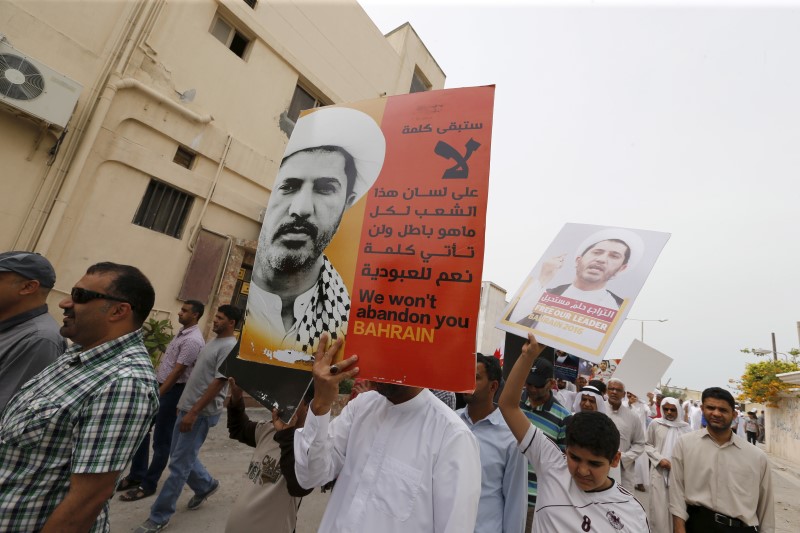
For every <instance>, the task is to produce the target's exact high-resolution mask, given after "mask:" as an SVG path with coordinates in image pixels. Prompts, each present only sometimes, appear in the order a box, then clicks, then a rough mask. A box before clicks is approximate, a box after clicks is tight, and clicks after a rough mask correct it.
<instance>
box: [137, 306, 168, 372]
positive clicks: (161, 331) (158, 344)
mask: <svg viewBox="0 0 800 533" xmlns="http://www.w3.org/2000/svg"><path fill="white" fill-rule="evenodd" d="M142 333H143V334H144V347H145V348H147V353H149V354H150V361H151V362H152V363H153V368H157V367H158V363H160V362H161V356H162V355H163V354H164V350H166V349H167V345H168V344H169V343H170V342H171V341H172V338H173V337H174V336H175V335H174V334H173V333H172V322H170V321H169V319H165V320H156V319H155V318H148V319H147V321H146V322H145V323H144V324H142Z"/></svg>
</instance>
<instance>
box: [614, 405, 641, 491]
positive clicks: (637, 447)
mask: <svg viewBox="0 0 800 533" xmlns="http://www.w3.org/2000/svg"><path fill="white" fill-rule="evenodd" d="M606 414H607V415H608V416H609V418H611V420H613V421H614V424H615V425H616V426H617V429H618V430H619V451H620V452H622V459H621V460H620V462H619V466H620V470H621V473H622V476H621V477H622V479H621V480H620V484H621V485H622V486H623V487H625V488H626V489H628V490H629V491H630V492H633V486H634V485H635V483H634V479H633V473H634V463H635V462H636V458H637V457H639V456H640V455H642V453H643V452H644V442H645V441H644V428H643V427H642V423H641V422H640V421H639V418H638V417H637V416H636V415H635V414H633V411H631V409H630V407H627V406H625V405H620V406H619V409H618V410H616V411H615V410H614V409H613V408H612V407H611V404H609V403H607V404H606Z"/></svg>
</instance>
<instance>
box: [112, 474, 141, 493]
mask: <svg viewBox="0 0 800 533" xmlns="http://www.w3.org/2000/svg"><path fill="white" fill-rule="evenodd" d="M139 483H141V481H137V480H135V479H130V478H128V477H124V478H122V481H120V482H119V485H117V488H116V489H115V491H116V492H121V491H123V490H131V489H135V488H137V487H138V486H139Z"/></svg>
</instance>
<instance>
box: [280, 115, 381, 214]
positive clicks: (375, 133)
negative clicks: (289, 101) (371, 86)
mask: <svg viewBox="0 0 800 533" xmlns="http://www.w3.org/2000/svg"><path fill="white" fill-rule="evenodd" d="M317 146H339V147H341V148H344V149H345V150H347V152H348V153H349V154H350V155H351V156H353V160H354V161H355V165H356V179H355V183H354V184H353V192H354V193H355V195H356V196H355V201H357V200H358V199H359V198H361V197H362V196H364V194H365V193H366V192H367V191H368V190H369V188H370V187H372V185H373V184H374V183H375V180H377V179H378V174H380V173H381V168H382V167H383V159H384V157H385V155H386V139H385V138H384V136H383V132H382V131H381V128H380V126H378V123H377V122H375V120H374V119H373V118H372V117H370V116H369V115H367V114H366V113H363V112H361V111H358V110H356V109H350V108H347V107H322V108H319V109H317V110H315V111H312V112H310V113H308V114H307V115H303V116H302V117H300V118H299V119H298V120H297V124H296V125H295V127H294V130H292V136H291V137H289V143H288V144H287V145H286V151H285V152H284V158H286V157H288V156H290V155H292V154H294V153H295V152H299V151H300V150H306V149H308V148H315V147H317ZM355 201H354V202H353V203H355Z"/></svg>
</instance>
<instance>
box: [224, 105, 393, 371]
mask: <svg viewBox="0 0 800 533" xmlns="http://www.w3.org/2000/svg"><path fill="white" fill-rule="evenodd" d="M385 152H386V141H385V139H384V137H383V134H382V132H381V130H380V127H379V126H378V124H377V123H376V122H375V120H373V119H372V118H371V117H370V116H369V115H367V114H365V113H362V112H361V111H357V110H355V109H346V108H323V109H320V110H318V111H315V112H313V113H310V114H308V115H305V116H303V117H301V118H300V119H299V120H298V122H297V126H296V127H295V129H294V131H293V132H292V136H291V138H290V139H289V143H288V145H287V147H286V151H285V152H284V153H285V155H284V157H283V160H282V161H281V165H280V169H279V171H278V175H277V177H276V178H275V184H274V186H273V189H272V194H271V195H270V199H269V203H268V205H267V210H266V214H265V217H264V223H263V225H262V228H261V233H260V236H259V240H258V250H257V251H256V257H255V264H254V266H253V278H252V283H251V285H250V292H249V297H248V306H247V315H246V316H247V318H246V326H245V331H244V334H243V339H242V345H241V349H240V357H242V358H244V359H248V360H254V361H258V362H264V363H276V364H278V365H280V366H294V367H296V368H307V369H310V368H311V367H310V365H311V358H312V355H311V354H313V352H314V350H315V349H316V347H317V342H318V340H319V337H320V336H321V335H322V333H323V332H325V331H328V332H329V333H330V335H331V337H332V339H334V340H335V339H338V338H343V337H344V335H345V333H346V332H347V319H348V314H349V312H350V295H349V293H348V289H347V287H346V286H345V283H344V281H343V280H342V277H341V276H340V275H339V272H337V270H336V268H335V267H334V265H333V264H331V262H330V260H329V259H328V258H327V257H326V255H325V253H324V250H325V249H326V248H327V246H328V244H329V243H330V242H331V239H332V238H333V236H334V234H335V233H336V231H337V230H338V228H339V224H340V223H341V221H342V217H343V216H344V214H345V212H346V211H347V210H348V209H350V208H351V207H352V206H353V204H355V202H356V201H358V199H359V198H361V197H362V196H363V195H364V194H366V192H367V191H368V190H369V188H370V187H371V186H372V185H373V184H374V183H375V180H376V179H377V178H378V175H379V174H380V170H381V167H382V165H383V160H384V156H385Z"/></svg>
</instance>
